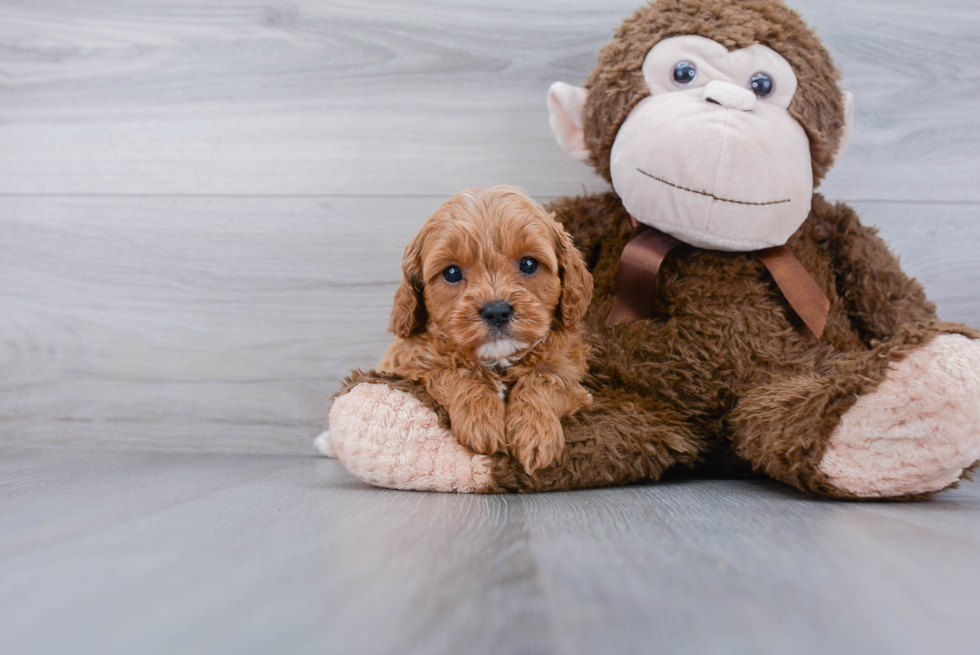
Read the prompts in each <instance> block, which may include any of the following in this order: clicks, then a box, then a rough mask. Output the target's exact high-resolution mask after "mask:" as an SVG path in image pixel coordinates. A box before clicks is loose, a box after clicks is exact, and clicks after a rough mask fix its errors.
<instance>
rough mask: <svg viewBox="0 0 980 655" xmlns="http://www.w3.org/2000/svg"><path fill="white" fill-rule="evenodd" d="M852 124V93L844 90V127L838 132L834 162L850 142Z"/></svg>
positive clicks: (845, 150)
mask: <svg viewBox="0 0 980 655" xmlns="http://www.w3.org/2000/svg"><path fill="white" fill-rule="evenodd" d="M852 125H854V94H853V93H851V92H850V91H844V129H843V130H841V133H840V145H838V146H837V154H835V155H834V162H835V163H836V162H838V161H840V158H841V157H842V156H843V155H844V153H845V152H847V146H848V145H849V144H850V143H851V126H852Z"/></svg>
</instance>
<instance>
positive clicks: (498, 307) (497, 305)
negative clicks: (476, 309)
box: [480, 300, 514, 327]
mask: <svg viewBox="0 0 980 655" xmlns="http://www.w3.org/2000/svg"><path fill="white" fill-rule="evenodd" d="M480 318H482V319H483V320H484V321H486V322H487V323H489V324H490V325H492V326H494V327H500V326H501V325H504V324H505V323H509V322H510V320H511V319H512V318H514V307H513V306H512V305H511V304H510V303H509V302H506V301H503V300H495V301H494V302H488V303H487V304H486V305H484V306H483V307H481V308H480Z"/></svg>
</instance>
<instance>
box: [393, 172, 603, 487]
mask: <svg viewBox="0 0 980 655" xmlns="http://www.w3.org/2000/svg"><path fill="white" fill-rule="evenodd" d="M528 256H529V257H533V258H534V259H535V260H537V262H538V269H537V271H536V272H534V273H533V274H525V273H523V272H521V271H520V270H519V267H518V264H519V262H520V261H521V259H522V258H523V257H528ZM450 266H455V267H458V268H460V269H461V270H462V275H463V279H462V280H461V281H459V282H455V283H451V282H447V281H446V280H445V279H444V278H443V272H444V271H445V270H447V268H448V267H450ZM403 271H404V280H403V281H402V284H401V286H400V287H399V289H398V291H397V292H396V294H395V302H394V308H393V310H392V314H391V328H390V329H391V331H392V332H394V333H395V335H396V337H395V340H394V341H393V342H392V344H391V346H390V347H389V349H388V352H387V353H386V354H385V356H384V358H383V359H382V361H381V365H380V370H381V371H382V372H383V373H389V374H395V375H398V376H401V377H403V378H405V379H408V380H416V381H419V382H421V384H422V386H423V387H424V389H425V390H426V392H427V393H428V394H429V395H430V396H431V397H432V398H434V399H435V400H436V401H438V403H439V404H441V405H442V406H444V407H445V408H446V409H447V411H448V413H449V421H450V425H451V426H452V429H453V433H454V434H455V435H456V438H457V439H459V442H460V443H461V444H463V445H464V446H466V447H468V448H469V449H471V450H473V451H476V452H479V453H484V454H487V455H492V454H495V453H502V452H509V453H511V454H513V456H514V457H515V458H516V459H517V460H518V461H520V462H521V463H522V464H523V466H524V468H525V470H527V471H530V472H533V471H534V470H536V469H540V468H543V467H544V466H547V465H549V464H551V463H552V462H554V461H555V460H557V459H558V457H559V456H560V455H561V452H562V449H563V447H564V439H563V436H562V428H561V419H562V418H563V417H565V416H568V415H569V414H572V413H574V412H575V411H577V410H579V409H580V408H582V407H584V406H585V405H587V404H588V403H589V402H590V400H591V398H590V396H589V394H588V392H587V391H586V390H585V389H584V388H583V387H582V385H581V384H580V381H581V379H582V377H583V375H584V374H585V361H586V353H587V348H586V346H585V344H584V342H583V340H582V338H581V329H580V323H581V319H582V316H583V314H584V313H585V310H586V308H587V307H588V305H589V300H590V299H591V297H592V278H591V276H590V275H589V274H588V272H587V270H586V268H585V263H584V262H583V261H582V257H581V255H580V254H579V253H578V251H577V250H576V249H575V247H574V245H573V243H572V240H571V237H569V236H568V234H567V233H566V232H564V230H562V229H561V226H560V225H559V224H558V223H557V222H556V221H555V220H554V218H553V217H552V216H549V215H548V214H546V213H545V212H544V210H543V209H542V208H541V207H540V206H539V205H537V204H536V203H534V202H533V201H532V200H531V199H530V198H528V197H527V196H526V195H525V194H524V193H522V192H520V191H518V190H516V189H514V188H512V187H493V188H490V189H471V190H467V191H463V192H460V193H459V194H457V195H455V196H453V197H452V198H450V199H449V200H448V201H447V202H446V203H445V204H444V205H443V206H442V207H440V208H439V210H438V211H437V212H436V213H435V214H433V215H432V216H431V217H430V218H429V220H428V221H426V223H425V225H423V226H422V229H421V231H420V232H419V233H418V235H417V236H416V237H415V238H414V239H413V240H412V242H411V243H410V244H409V245H408V247H407V248H406V249H405V258H404V262H403ZM497 301H506V302H508V303H509V304H510V305H511V306H512V307H513V319H512V320H510V321H509V322H507V323H506V324H504V325H503V326H501V327H500V328H494V327H492V326H491V324H490V323H489V322H488V321H486V320H484V319H483V318H481V316H480V310H481V308H482V307H484V306H485V305H487V304H488V303H492V302H497ZM495 341H496V342H498V343H499V342H501V341H504V342H506V343H510V342H516V344H517V345H516V346H514V347H511V346H507V349H506V350H505V351H504V352H501V353H497V354H493V355H488V354H487V351H485V350H483V349H484V348H486V347H487V345H488V344H492V343H493V342H495ZM488 357H489V358H490V359H491V360H492V361H487V358H488Z"/></svg>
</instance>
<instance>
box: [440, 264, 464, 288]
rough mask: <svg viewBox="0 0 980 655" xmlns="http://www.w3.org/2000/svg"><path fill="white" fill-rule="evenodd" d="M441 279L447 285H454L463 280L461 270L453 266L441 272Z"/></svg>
mask: <svg viewBox="0 0 980 655" xmlns="http://www.w3.org/2000/svg"><path fill="white" fill-rule="evenodd" d="M442 279H444V280H445V281H446V282H448V283H449V284H456V283H457V282H459V281H460V280H462V279H463V270H462V269H461V268H460V267H459V266H456V265H455V264H454V265H452V266H450V267H449V268H447V269H446V270H444V271H443V272H442Z"/></svg>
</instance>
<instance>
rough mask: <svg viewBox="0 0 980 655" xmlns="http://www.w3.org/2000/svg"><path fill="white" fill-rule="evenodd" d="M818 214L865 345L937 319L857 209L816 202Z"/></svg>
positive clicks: (840, 288)
mask: <svg viewBox="0 0 980 655" xmlns="http://www.w3.org/2000/svg"><path fill="white" fill-rule="evenodd" d="M813 209H814V212H816V213H818V215H820V217H821V218H823V219H824V220H827V221H828V223H830V225H831V226H832V232H831V237H830V248H831V252H832V256H833V258H834V268H835V274H836V278H837V279H836V283H837V292H838V294H839V295H840V297H841V298H842V299H843V301H844V303H845V305H846V309H847V313H848V315H849V316H850V317H851V320H852V321H853V323H854V326H855V327H856V328H857V329H858V331H859V332H860V334H861V335H862V338H863V339H864V340H865V341H871V340H872V339H885V338H888V337H890V336H892V335H894V334H895V333H896V332H897V331H898V330H899V329H900V328H901V327H902V326H904V325H908V324H910V323H917V322H920V321H928V320H930V319H934V318H935V317H936V306H935V305H934V304H933V303H931V302H930V301H929V300H928V299H927V298H926V294H925V291H924V290H923V289H922V285H921V284H919V283H918V282H917V281H916V280H915V279H913V278H910V277H908V276H907V275H906V274H905V273H904V272H903V271H902V268H901V266H900V265H899V263H898V258H897V257H896V256H895V255H894V254H892V252H891V251H890V250H889V249H888V246H887V245H885V242H884V241H883V240H882V239H881V237H879V236H878V231H877V230H876V229H875V228H872V227H867V226H864V225H862V224H861V221H860V220H858V217H857V214H856V213H855V211H854V210H853V209H851V208H850V207H848V206H847V205H845V204H843V203H837V204H836V205H831V204H830V203H828V202H826V201H825V200H824V199H823V198H821V197H819V196H815V197H814V203H813Z"/></svg>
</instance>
